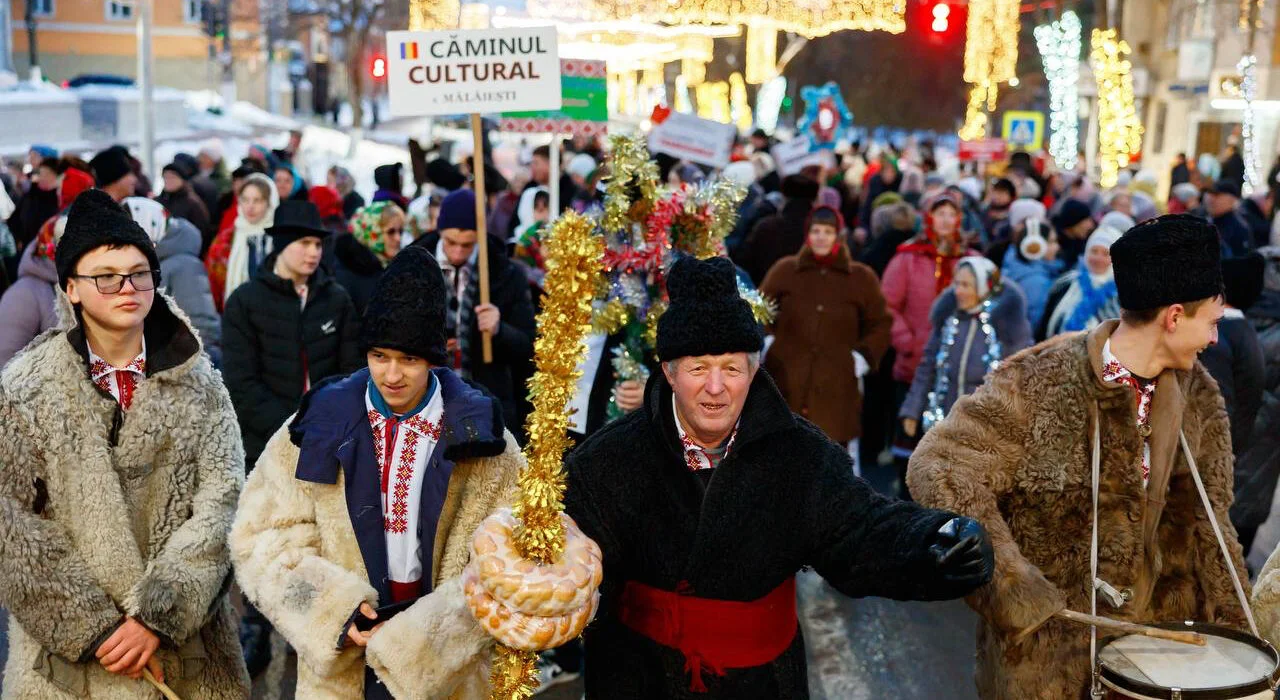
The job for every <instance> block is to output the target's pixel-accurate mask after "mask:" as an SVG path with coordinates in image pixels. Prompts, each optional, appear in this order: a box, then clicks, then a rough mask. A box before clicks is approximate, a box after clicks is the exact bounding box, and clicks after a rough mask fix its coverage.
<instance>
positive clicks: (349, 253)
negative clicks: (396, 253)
mask: <svg viewBox="0 0 1280 700" xmlns="http://www.w3.org/2000/svg"><path fill="white" fill-rule="evenodd" d="M325 247H326V248H330V247H332V248H333V275H334V277H335V278H337V280H338V284H340V285H342V288H343V289H345V290H347V293H348V294H350V295H351V303H352V304H354V305H355V307H356V315H357V316H359V317H364V309H365V307H366V306H368V305H369V298H370V297H372V296H373V288H374V287H375V286H376V285H377V284H378V278H380V277H382V270H383V267H382V261H381V260H379V259H378V256H377V255H375V254H374V252H373V251H372V250H369V249H368V248H366V247H365V246H364V244H362V243H361V242H360V241H358V240H356V237H355V236H353V235H351V234H349V233H343V234H339V235H337V236H334V237H333V238H332V246H330V244H329V243H328V242H326V244H325Z"/></svg>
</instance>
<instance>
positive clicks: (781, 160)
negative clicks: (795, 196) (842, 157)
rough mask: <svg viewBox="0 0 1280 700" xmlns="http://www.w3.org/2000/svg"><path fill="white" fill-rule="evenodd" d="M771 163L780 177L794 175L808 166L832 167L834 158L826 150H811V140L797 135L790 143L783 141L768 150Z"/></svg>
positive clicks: (803, 135)
mask: <svg viewBox="0 0 1280 700" xmlns="http://www.w3.org/2000/svg"><path fill="white" fill-rule="evenodd" d="M769 153H770V154H771V155H772V156H773V162H774V165H775V167H777V169H778V174H779V175H781V176H782V177H786V176H788V175H795V174H796V173H798V172H800V171H801V170H804V169H805V168H807V167H809V166H810V165H821V166H823V167H834V166H835V164H836V158H835V156H834V155H832V153H831V151H828V150H826V149H818V150H816V151H815V150H813V139H811V138H810V137H809V136H808V135H807V134H800V135H797V136H796V137H795V138H793V139H791V140H790V141H783V142H782V143H779V144H778V145H776V146H774V147H773V148H771V149H770V150H769Z"/></svg>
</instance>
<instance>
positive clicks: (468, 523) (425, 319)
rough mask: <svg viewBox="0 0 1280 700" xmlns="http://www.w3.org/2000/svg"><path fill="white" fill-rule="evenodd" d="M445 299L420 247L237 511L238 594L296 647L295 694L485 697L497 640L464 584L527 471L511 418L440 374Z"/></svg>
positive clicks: (280, 435) (404, 254) (381, 294)
mask: <svg viewBox="0 0 1280 700" xmlns="http://www.w3.org/2000/svg"><path fill="white" fill-rule="evenodd" d="M444 285H445V282H444V277H443V275H442V273H441V272H440V266H439V265H438V264H437V263H436V261H435V260H434V259H433V258H432V257H431V255H430V254H428V253H427V251H426V250H425V249H423V248H421V247H409V248H405V249H404V250H403V251H401V252H400V254H399V255H397V256H396V257H395V259H394V260H392V262H391V264H390V265H389V266H388V267H387V270H386V272H384V273H383V275H382V277H381V278H380V279H379V281H378V285H377V287H376V288H375V290H374V293H373V297H372V298H371V299H370V301H369V305H368V307H367V308H366V310H365V314H364V323H363V326H362V328H361V331H360V346H361V349H362V350H363V351H364V353H365V356H366V358H367V359H368V365H369V366H368V367H367V368H365V369H361V370H359V371H357V372H355V373H353V374H351V375H350V376H347V377H343V378H341V379H336V380H333V381H330V382H326V383H323V384H320V385H319V386H317V387H316V388H315V389H313V390H312V391H311V392H310V393H308V394H307V396H306V397H305V398H303V400H302V405H301V407H300V408H299V409H298V412H297V414H296V415H295V416H294V418H293V419H292V421H290V422H289V423H288V424H287V425H286V426H285V427H283V428H281V429H280V430H279V431H278V432H277V433H276V434H275V436H274V437H273V438H271V441H270V442H269V443H268V444H267V447H266V451H265V452H263V455H262V459H261V460H260V461H259V462H258V468H257V469H256V470H255V471H254V472H253V474H252V475H251V476H250V477H249V481H248V483H247V484H246V486H245V493H244V497H243V498H241V500H240V509H239V511H238V512H237V514H236V520H235V524H234V526H233V527H232V531H231V540H230V544H231V556H232V559H233V560H234V561H235V564H236V576H237V580H238V581H239V582H240V586H241V588H242V589H243V590H244V592H245V595H246V596H248V598H249V600H251V601H252V602H253V603H254V604H255V605H256V606H258V608H259V609H260V610H261V611H262V612H263V613H264V614H265V615H266V616H267V618H268V619H270V620H271V623H272V624H273V625H275V628H276V629H277V630H278V631H279V632H280V633H281V634H282V635H283V636H284V637H285V639H286V640H288V642H289V644H290V645H292V646H293V648H294V649H296V650H297V652H298V658H299V661H300V663H299V664H298V693H297V694H298V697H300V698H309V699H312V700H351V699H352V698H366V699H372V698H378V699H383V700H385V699H389V698H419V697H433V698H435V697H440V698H445V697H465V698H479V697H487V695H488V688H489V686H488V660H489V658H490V655H491V653H492V648H493V641H492V639H491V638H490V637H489V636H488V635H487V634H486V633H485V632H484V630H483V629H481V627H480V625H479V624H478V623H477V622H476V620H475V618H474V617H473V616H472V614H471V612H470V610H469V609H468V608H467V605H466V602H465V600H464V597H463V590H462V580H461V574H462V569H463V567H464V566H466V564H467V562H468V560H469V559H470V551H471V550H470V547H471V538H472V535H473V534H474V532H475V530H476V528H477V527H478V526H479V524H480V521H481V520H483V519H484V518H485V517H486V516H488V515H489V514H490V513H491V512H492V511H493V510H495V509H496V508H498V507H500V506H503V505H506V504H508V503H510V502H511V499H512V497H513V496H512V490H513V488H514V486H515V483H516V475H517V474H518V473H519V470H520V468H521V467H522V466H523V464H524V458H523V456H522V455H521V453H520V449H519V447H518V446H517V445H516V443H515V439H514V438H512V436H511V433H510V432H508V431H507V430H506V429H505V427H504V425H503V421H502V406H501V404H500V403H499V402H498V401H497V400H496V399H494V398H493V397H491V396H490V395H488V394H487V393H485V392H484V391H483V390H481V389H479V388H476V387H475V386H474V385H472V384H470V383H468V382H466V381H464V380H463V379H462V378H460V377H459V376H458V375H457V374H455V373H454V372H453V370H451V369H449V368H448V365H449V364H450V363H449V356H448V354H447V352H446V350H445V330H444V329H445V299H446V293H445V286H444ZM379 611H380V612H379ZM357 620H360V623H359V624H357Z"/></svg>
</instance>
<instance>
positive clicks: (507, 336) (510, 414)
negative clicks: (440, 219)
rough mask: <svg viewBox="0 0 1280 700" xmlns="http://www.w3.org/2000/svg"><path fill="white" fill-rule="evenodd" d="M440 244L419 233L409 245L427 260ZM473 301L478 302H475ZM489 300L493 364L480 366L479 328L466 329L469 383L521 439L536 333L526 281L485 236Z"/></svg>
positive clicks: (493, 240) (498, 243)
mask: <svg viewBox="0 0 1280 700" xmlns="http://www.w3.org/2000/svg"><path fill="white" fill-rule="evenodd" d="M439 243H440V234H439V233H438V232H436V231H431V232H429V233H426V234H423V235H422V236H420V237H419V238H418V240H416V241H414V242H413V243H412V245H415V246H422V247H424V248H426V249H427V252H429V253H431V255H432V256H434V255H435V254H436V246H437V244H439ZM477 301H478V298H477ZM489 302H490V303H491V304H493V305H494V306H496V307H498V312H499V313H500V314H501V316H502V321H501V323H500V326H499V328H498V332H497V333H495V334H494V336H493V362H492V363H491V364H487V365H486V364H485V363H484V358H483V356H482V355H481V352H482V351H481V347H482V345H481V341H480V329H479V328H476V327H474V326H473V327H472V328H471V331H470V333H471V335H470V338H469V340H468V344H469V347H470V348H471V352H472V354H473V355H474V356H473V357H471V358H470V366H471V379H472V380H474V381H475V382H476V383H478V384H480V385H482V386H483V387H484V388H485V389H488V390H489V393H491V394H493V395H494V397H496V398H497V399H498V400H499V401H501V402H502V418H503V421H504V422H505V423H506V424H507V427H508V429H509V430H511V432H512V434H513V435H515V436H516V438H517V439H520V440H523V436H524V419H525V416H526V415H528V412H529V404H528V401H527V400H526V397H527V396H528V393H529V392H528V391H527V390H526V389H525V386H524V378H527V377H530V376H532V375H533V339H534V336H535V335H536V333H537V327H536V322H535V321H534V315H533V299H532V297H531V296H530V294H529V277H528V275H527V274H526V273H525V271H524V269H523V268H521V267H520V266H519V265H516V264H515V263H513V262H512V261H511V259H510V258H508V257H507V256H506V246H505V245H504V244H503V242H502V241H501V240H500V239H498V238H497V237H495V236H489Z"/></svg>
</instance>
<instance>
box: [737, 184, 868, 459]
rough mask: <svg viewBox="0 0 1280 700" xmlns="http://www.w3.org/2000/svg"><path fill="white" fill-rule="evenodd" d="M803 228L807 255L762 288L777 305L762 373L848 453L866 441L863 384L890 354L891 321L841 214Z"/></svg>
mask: <svg viewBox="0 0 1280 700" xmlns="http://www.w3.org/2000/svg"><path fill="white" fill-rule="evenodd" d="M805 228H806V230H807V231H808V234H807V236H806V238H805V244H804V247H802V248H801V249H800V252H799V253H798V254H796V255H792V256H789V257H785V258H783V259H781V260H779V261H778V262H777V263H775V264H774V266H773V267H772V268H770V270H769V274H768V275H766V276H765V279H764V283H763V284H761V285H760V291H761V292H762V293H763V294H764V295H765V296H768V297H770V298H772V299H774V300H776V301H777V304H778V315H777V318H776V319H775V321H774V324H773V334H774V343H773V345H772V346H771V347H770V349H769V352H768V355H767V356H766V358H765V363H764V366H765V369H767V370H768V371H769V375H770V376H771V377H773V380H774V381H775V382H776V383H777V385H778V389H779V390H780V391H781V392H782V395H783V396H785V397H786V399H787V403H788V404H789V405H790V406H791V410H793V411H795V412H796V413H798V414H800V415H801V416H804V417H805V418H807V419H809V420H811V421H813V422H814V423H816V424H817V425H818V427H820V428H822V430H823V432H825V433H826V434H827V437H830V438H831V439H832V440H834V441H835V442H838V443H840V444H842V445H843V444H846V443H849V442H850V441H852V440H856V439H857V438H858V437H859V436H861V435H862V424H861V416H862V390H861V387H860V386H859V378H860V377H861V376H862V374H864V373H866V371H868V370H874V369H875V367H876V365H877V364H878V363H879V362H880V358H881V357H882V356H883V355H884V353H885V351H886V350H887V349H888V347H889V328H890V326H891V325H892V324H893V318H892V317H891V316H890V315H889V312H888V311H887V310H886V308H885V301H884V295H883V294H881V293H880V282H879V280H878V279H877V278H876V274H875V272H873V271H872V270H871V268H869V267H867V266H866V265H863V264H862V263H859V262H854V260H853V258H852V257H851V256H850V255H849V248H848V246H847V245H844V244H843V243H842V242H841V240H840V238H841V234H842V231H843V230H844V221H843V220H842V219H841V217H840V213H839V212H837V211H836V210H834V209H832V208H830V207H818V208H817V209H814V210H813V213H812V214H810V216H809V221H808V223H807V225H806V227H805Z"/></svg>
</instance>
